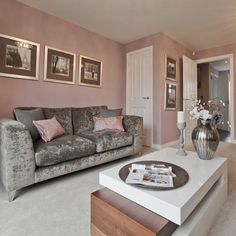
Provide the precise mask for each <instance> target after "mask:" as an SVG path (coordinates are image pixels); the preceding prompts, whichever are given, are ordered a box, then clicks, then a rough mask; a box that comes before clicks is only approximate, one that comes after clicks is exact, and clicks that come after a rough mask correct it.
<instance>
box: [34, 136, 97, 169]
mask: <svg viewBox="0 0 236 236" xmlns="http://www.w3.org/2000/svg"><path fill="white" fill-rule="evenodd" d="M95 147H96V146H95V143H94V142H92V141H91V140H89V139H86V138H83V137H80V136H76V135H64V136H61V137H59V138H56V139H54V140H52V141H51V142H48V143H45V142H44V141H43V140H38V141H37V142H36V143H35V161H36V165H37V166H49V165H54V164H57V163H60V162H64V161H68V160H72V159H75V158H79V157H83V156H87V155H91V154H94V153H95V149H96V148H95Z"/></svg>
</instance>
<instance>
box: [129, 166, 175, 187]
mask: <svg viewBox="0 0 236 236" xmlns="http://www.w3.org/2000/svg"><path fill="white" fill-rule="evenodd" d="M173 177H176V175H175V174H174V173H173V172H172V167H171V166H166V165H163V164H160V165H156V164H153V165H142V164H132V165H131V168H130V170H129V174H128V176H127V178H126V180H125V182H126V183H128V184H142V185H146V186H153V187H166V188H172V187H174V183H173Z"/></svg>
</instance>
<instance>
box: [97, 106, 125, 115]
mask: <svg viewBox="0 0 236 236" xmlns="http://www.w3.org/2000/svg"><path fill="white" fill-rule="evenodd" d="M121 112H122V108H120V109H101V110H100V116H102V117H115V116H120V115H121Z"/></svg>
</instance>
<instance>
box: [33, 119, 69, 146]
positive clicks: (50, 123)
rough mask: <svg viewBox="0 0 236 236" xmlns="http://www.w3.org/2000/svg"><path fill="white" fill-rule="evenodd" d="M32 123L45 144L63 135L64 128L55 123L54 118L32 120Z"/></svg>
mask: <svg viewBox="0 0 236 236" xmlns="http://www.w3.org/2000/svg"><path fill="white" fill-rule="evenodd" d="M33 123H34V125H35V126H36V128H37V130H38V131H39V134H40V136H41V138H42V139H43V140H44V141H45V142H49V141H51V140H52V139H53V138H55V137H57V136H59V135H62V134H64V133H65V130H64V128H63V127H62V126H61V124H60V123H59V122H58V121H57V119H56V118H55V116H54V117H53V118H51V119H47V120H34V121H33Z"/></svg>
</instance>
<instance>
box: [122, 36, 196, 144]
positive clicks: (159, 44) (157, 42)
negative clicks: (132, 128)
mask: <svg viewBox="0 0 236 236" xmlns="http://www.w3.org/2000/svg"><path fill="white" fill-rule="evenodd" d="M150 45H153V121H154V123H153V125H154V129H153V142H154V144H164V143H167V142H171V141H173V140H176V139H177V138H178V136H179V131H178V129H177V127H176V121H177V118H176V116H177V111H178V110H181V109H182V107H181V104H182V95H181V94H182V69H181V68H182V57H183V55H186V56H188V57H192V53H191V51H190V50H188V49H186V48H185V47H184V46H182V45H181V44H180V43H178V42H176V41H175V40H173V39H171V38H170V37H168V36H167V35H165V34H163V33H158V34H155V35H152V36H150V37H146V38H143V39H140V40H137V41H135V42H132V43H129V44H127V45H126V46H125V52H126V53H127V52H130V51H133V50H137V49H140V48H143V47H147V46H150ZM165 55H169V56H170V57H172V58H175V59H176V60H177V68H178V70H177V88H178V89H177V111H165V110H164V90H165V89H164V88H165V70H164V68H165Z"/></svg>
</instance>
